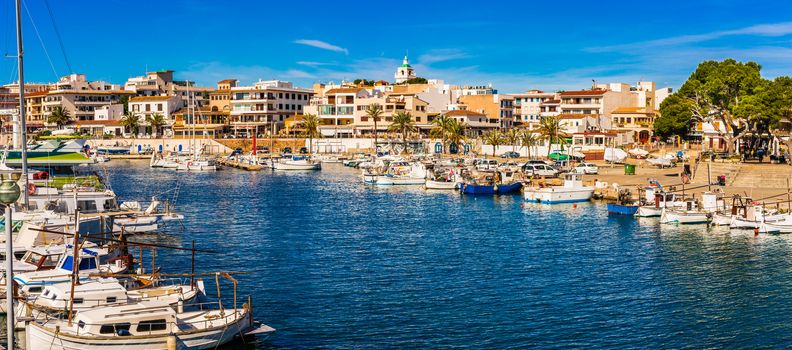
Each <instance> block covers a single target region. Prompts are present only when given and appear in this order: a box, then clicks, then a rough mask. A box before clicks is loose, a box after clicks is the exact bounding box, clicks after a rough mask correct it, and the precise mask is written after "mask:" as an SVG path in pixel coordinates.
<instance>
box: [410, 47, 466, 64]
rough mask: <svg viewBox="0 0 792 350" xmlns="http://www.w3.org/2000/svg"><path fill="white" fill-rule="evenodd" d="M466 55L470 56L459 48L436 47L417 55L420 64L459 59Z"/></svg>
mask: <svg viewBox="0 0 792 350" xmlns="http://www.w3.org/2000/svg"><path fill="white" fill-rule="evenodd" d="M468 57H470V56H469V55H468V54H467V53H465V52H464V51H462V50H460V49H438V50H432V51H429V52H427V53H425V54H423V55H420V56H418V62H420V63H422V64H432V63H437V62H445V61H452V60H459V59H463V58H468Z"/></svg>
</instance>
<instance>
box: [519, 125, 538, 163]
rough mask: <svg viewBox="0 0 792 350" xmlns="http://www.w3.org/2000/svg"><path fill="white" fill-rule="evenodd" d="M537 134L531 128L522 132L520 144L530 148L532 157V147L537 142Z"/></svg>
mask: <svg viewBox="0 0 792 350" xmlns="http://www.w3.org/2000/svg"><path fill="white" fill-rule="evenodd" d="M536 141H537V140H536V135H535V134H534V133H533V132H532V131H531V130H528V129H526V130H523V132H522V133H521V134H520V144H521V145H522V146H523V147H526V148H527V149H528V158H531V147H533V145H534V144H536Z"/></svg>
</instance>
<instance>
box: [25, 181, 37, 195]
mask: <svg viewBox="0 0 792 350" xmlns="http://www.w3.org/2000/svg"><path fill="white" fill-rule="evenodd" d="M27 193H28V195H31V196H32V195H33V194H35V193H36V185H35V184H32V183H29V184H28V186H27Z"/></svg>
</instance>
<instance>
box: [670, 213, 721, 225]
mask: <svg viewBox="0 0 792 350" xmlns="http://www.w3.org/2000/svg"><path fill="white" fill-rule="evenodd" d="M711 220H712V216H711V215H708V214H706V213H697V212H677V211H664V212H663V214H662V215H661V216H660V223H661V224H681V225H703V224H708V223H709V222H710V221H711Z"/></svg>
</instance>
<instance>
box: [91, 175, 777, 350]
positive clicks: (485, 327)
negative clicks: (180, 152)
mask: <svg viewBox="0 0 792 350" xmlns="http://www.w3.org/2000/svg"><path fill="white" fill-rule="evenodd" d="M96 170H97V171H99V172H100V173H105V174H106V175H107V177H108V180H109V183H110V185H111V186H112V188H113V190H115V191H116V193H117V194H118V196H119V198H121V199H122V200H140V201H143V202H148V201H149V200H150V196H151V195H158V196H159V198H160V199H172V196H173V195H174V194H176V192H178V198H177V202H176V210H177V211H179V212H180V213H183V214H184V215H185V216H186V219H185V220H184V227H183V228H182V227H177V226H171V227H169V229H168V230H169V233H168V234H157V235H151V236H147V237H135V238H134V239H139V240H146V241H154V242H160V243H164V244H178V245H183V246H189V244H190V241H192V240H195V242H196V247H197V248H205V249H213V250H215V251H217V252H218V253H216V254H198V256H197V270H198V271H199V272H200V271H218V270H225V271H246V272H250V273H249V274H242V275H236V276H235V277H236V278H238V280H239V281H240V284H239V293H240V295H247V294H251V295H252V299H253V306H254V310H255V316H256V318H257V319H258V320H260V321H262V322H264V323H265V324H267V325H269V326H272V327H273V328H275V329H277V332H276V333H274V334H273V335H271V336H270V337H269V338H267V339H265V340H262V341H260V342H258V343H257V344H255V345H248V346H243V347H242V348H254V349H270V348H284V349H287V348H288V349H292V348H327V349H336V348H365V349H371V348H459V347H471V348H588V349H592V348H695V349H699V348H761V347H772V348H779V347H788V346H792V322H789V320H788V315H789V314H790V311H792V298H790V297H789V295H792V278H789V273H790V271H792V254H791V251H792V238H790V237H789V236H782V235H776V236H773V235H771V236H767V235H758V236H755V235H754V234H753V233H752V232H750V231H746V232H744V233H735V232H729V231H728V229H724V230H719V229H715V228H709V229H708V228H706V227H704V226H697V227H676V226H663V227H661V226H660V225H659V224H658V221H657V220H656V219H648V220H643V219H642V220H635V219H633V218H627V217H609V216H608V215H607V213H606V210H605V207H604V204H582V205H556V206H546V205H534V204H524V203H523V202H522V200H521V197H520V196H517V195H515V196H502V197H469V196H461V195H459V194H458V193H456V192H427V191H425V190H423V189H421V188H419V187H410V188H408V187H401V188H399V187H391V188H378V187H374V186H364V185H363V184H362V183H361V181H360V179H359V177H358V171H357V170H354V169H349V168H344V167H342V166H341V165H327V166H325V167H324V168H323V170H322V171H321V172H313V173H272V172H269V171H264V172H244V171H239V170H231V169H224V170H223V171H218V172H216V173H182V172H175V171H170V170H163V169H150V168H149V167H148V161H120V160H114V161H112V162H109V163H105V164H103V165H102V166H101V167H100V166H97V167H96ZM156 261H157V265H159V266H162V268H163V272H166V273H168V272H172V273H185V272H189V269H190V254H189V252H180V251H165V250H160V251H158V254H157V259H156ZM210 278H211V279H212V280H213V279H214V278H213V277H210Z"/></svg>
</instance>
